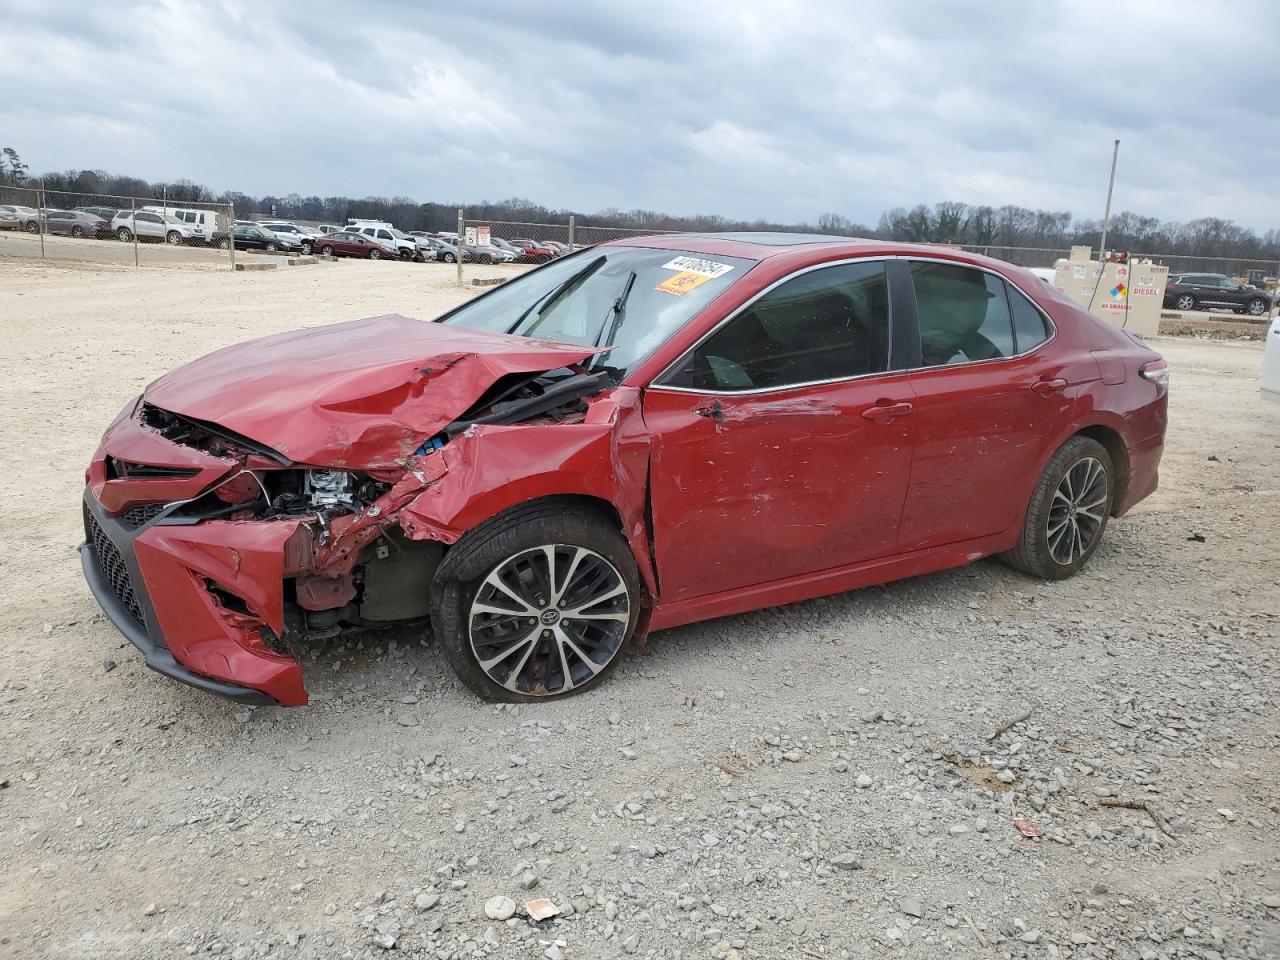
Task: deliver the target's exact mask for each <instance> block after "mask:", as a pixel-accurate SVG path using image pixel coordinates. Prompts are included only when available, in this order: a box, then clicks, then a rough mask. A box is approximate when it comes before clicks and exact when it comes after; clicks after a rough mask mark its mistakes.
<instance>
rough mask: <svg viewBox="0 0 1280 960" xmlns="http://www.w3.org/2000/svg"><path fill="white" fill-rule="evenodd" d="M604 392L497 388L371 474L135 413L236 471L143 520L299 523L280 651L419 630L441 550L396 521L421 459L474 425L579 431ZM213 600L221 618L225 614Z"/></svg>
mask: <svg viewBox="0 0 1280 960" xmlns="http://www.w3.org/2000/svg"><path fill="white" fill-rule="evenodd" d="M612 385H613V381H612V379H611V377H610V375H609V374H608V373H607V372H605V371H599V372H594V373H592V372H587V371H584V370H582V369H581V368H579V367H573V368H564V369H561V370H556V371H551V372H549V373H542V374H538V375H532V376H531V375H527V374H515V375H509V376H506V377H503V378H501V379H500V380H498V381H497V382H496V383H494V384H493V386H492V387H491V388H490V389H489V390H487V391H486V392H485V394H484V395H483V396H482V397H481V398H480V399H479V400H478V401H477V402H476V403H475V404H473V405H472V406H471V407H470V408H468V409H467V410H466V411H465V412H464V413H463V415H462V416H461V417H459V418H458V419H457V420H455V421H454V422H452V423H450V424H448V425H446V426H445V428H444V429H443V430H441V431H440V432H439V433H438V434H436V435H434V436H433V437H431V438H430V439H429V440H427V441H426V442H425V443H423V444H422V445H421V446H420V447H419V448H418V449H417V450H415V451H414V452H413V454H412V455H411V456H409V457H408V458H406V459H405V461H404V462H403V464H402V465H401V469H400V470H396V471H392V470H385V471H377V472H369V471H358V470H346V469H339V468H336V467H309V466H307V467H304V466H298V465H294V464H292V463H290V462H289V461H288V459H287V458H286V457H284V456H282V455H280V454H279V453H277V452H276V451H274V450H271V449H270V448H267V447H265V446H263V445H262V444H259V443H257V442H255V441H253V440H250V439H248V438H246V437H242V436H239V435H237V434H235V433H234V432H232V431H229V430H226V429H223V428H221V427H218V426H216V425H213V424H209V423H206V422H203V421H199V420H195V419H193V418H189V417H184V416H182V415H180V414H175V413H172V412H169V411H166V410H163V409H161V408H159V407H157V406H154V405H152V404H149V403H142V404H141V405H140V409H139V413H138V417H139V421H140V422H141V423H142V424H143V425H144V426H146V427H147V428H149V429H152V430H156V431H157V432H159V433H160V434H161V435H162V436H164V437H165V439H167V440H169V441H171V442H173V443H177V444H179V445H182V446H188V447H191V448H193V449H196V450H200V451H201V452H203V453H207V454H210V455H213V456H216V457H219V458H223V459H230V460H234V461H235V462H236V463H237V465H238V469H237V470H235V471H234V472H230V473H228V474H226V475H225V476H224V477H223V478H222V479H220V480H219V481H218V482H217V483H215V484H214V485H213V486H212V487H210V488H209V489H207V490H205V491H204V492H203V493H201V494H200V495H199V496H196V497H194V498H192V499H190V500H186V501H178V502H174V503H171V504H168V505H165V506H164V508H163V509H162V510H161V511H160V512H159V513H158V515H157V516H156V517H154V518H153V519H155V520H160V521H161V522H166V523H184V522H185V523H198V522H201V521H207V520H214V519H222V520H230V521H236V522H243V521H272V520H289V521H297V523H296V528H295V529H294V531H293V533H292V534H291V535H290V537H289V538H288V540H287V541H286V542H285V545H284V575H285V583H284V602H285V624H286V630H285V632H284V633H283V634H281V635H275V634H274V632H273V631H266V632H265V633H264V637H263V639H264V640H265V641H266V642H267V643H268V644H270V645H272V646H273V647H275V648H277V649H280V650H281V651H282V652H288V653H291V654H297V653H298V652H300V651H301V650H302V649H305V648H306V647H307V646H308V645H309V644H311V643H312V642H314V641H317V640H322V639H326V638H329V637H332V636H334V635H336V634H337V633H339V632H340V631H341V629H342V628H343V627H348V626H352V627H366V628H367V627H377V626H385V625H388V624H390V623H402V622H405V621H413V620H419V619H423V618H426V617H427V616H428V615H429V613H430V606H429V597H430V591H429V590H428V589H427V586H428V585H429V584H430V583H431V580H432V577H433V576H434V574H435V570H436V568H437V567H438V566H439V564H440V562H441V560H442V559H443V556H444V551H445V545H444V544H443V543H441V542H440V541H438V540H426V539H411V538H410V537H408V536H406V534H405V532H404V530H402V529H401V527H400V526H399V523H398V516H399V512H400V509H401V508H402V507H403V506H404V505H405V504H406V503H407V502H408V501H409V500H410V499H412V498H413V496H416V495H417V494H418V493H420V492H421V491H422V489H423V488H424V487H425V486H426V485H427V484H428V483H429V482H430V477H431V476H432V473H431V469H430V459H431V458H432V457H433V456H436V455H437V451H439V450H441V449H442V448H443V447H445V446H446V445H447V444H449V443H450V442H451V441H452V440H454V439H455V438H457V437H459V436H461V435H463V434H465V433H466V432H467V431H469V430H473V429H474V428H476V427H479V426H496V425H508V424H516V423H537V422H542V423H548V424H550V423H563V422H575V421H577V422H580V421H581V420H582V418H583V416H584V414H585V411H586V404H585V403H584V402H583V398H584V397H588V396H590V395H592V394H596V393H599V392H600V391H601V390H603V389H605V388H606V387H609V386H612ZM148 522H150V521H148ZM220 600H221V602H222V603H223V605H224V606H226V607H228V608H230V604H231V603H233V601H229V599H228V598H227V597H220ZM246 612H247V611H246Z"/></svg>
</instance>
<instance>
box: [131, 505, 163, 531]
mask: <svg viewBox="0 0 1280 960" xmlns="http://www.w3.org/2000/svg"><path fill="white" fill-rule="evenodd" d="M164 507H165V505H164V504H163V503H139V504H135V505H134V506H132V507H130V508H129V509H128V510H126V511H125V512H124V513H122V514H121V515H120V519H121V520H123V521H124V522H125V523H127V524H128V525H129V526H130V528H132V529H134V530H137V529H138V528H139V527H141V526H143V525H144V524H148V523H150V522H151V521H152V520H154V519H155V518H156V517H158V516H160V514H161V512H162V511H163V510H164Z"/></svg>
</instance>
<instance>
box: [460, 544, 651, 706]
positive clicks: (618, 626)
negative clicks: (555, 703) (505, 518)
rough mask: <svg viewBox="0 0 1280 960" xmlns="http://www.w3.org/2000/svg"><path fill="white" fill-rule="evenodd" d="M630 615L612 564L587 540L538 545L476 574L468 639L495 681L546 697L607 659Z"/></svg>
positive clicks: (586, 678) (622, 583)
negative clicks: (581, 543)
mask: <svg viewBox="0 0 1280 960" xmlns="http://www.w3.org/2000/svg"><path fill="white" fill-rule="evenodd" d="M630 622H631V598H630V597H629V596H628V593H627V586H626V582H625V581H624V580H623V579H622V575H621V574H620V573H619V572H618V570H617V568H616V567H614V565H613V564H612V563H610V562H609V561H608V560H607V559H605V557H603V556H601V555H600V554H599V553H596V552H595V551H594V550H588V549H587V548H586V547H579V546H574V545H569V544H545V545H543V546H539V547H534V548H533V549H531V550H524V551H521V552H520V553H517V554H515V555H514V556H511V557H508V558H507V559H506V560H504V561H503V562H502V563H500V564H498V565H497V566H496V567H494V569H493V570H492V571H491V572H490V573H489V574H488V576H486V577H485V578H484V580H482V581H481V583H480V586H479V588H478V589H477V590H476V594H475V598H474V599H473V600H472V601H471V610H470V616H469V618H468V634H469V637H468V639H469V640H470V643H471V651H472V653H473V654H474V656H475V658H476V663H477V664H479V666H480V669H481V670H483V671H484V672H485V673H486V674H487V675H488V676H489V678H490V679H491V680H493V681H494V683H497V684H498V685H500V686H502V687H505V688H506V689H508V690H510V691H512V692H513V693H520V694H524V695H526V696H543V697H545V696H554V695H557V694H562V693H568V692H570V691H571V690H573V689H574V688H576V687H579V686H581V685H582V684H584V683H587V682H588V681H590V680H591V679H592V678H593V677H594V676H596V674H598V673H600V671H601V670H603V669H604V668H605V667H606V666H608V665H609V663H610V661H612V660H613V658H614V657H615V656H617V654H618V651H619V650H620V649H621V647H622V643H623V641H624V640H625V639H626V636H627V628H628V625H629V624H630Z"/></svg>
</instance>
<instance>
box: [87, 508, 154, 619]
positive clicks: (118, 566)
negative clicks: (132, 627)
mask: <svg viewBox="0 0 1280 960" xmlns="http://www.w3.org/2000/svg"><path fill="white" fill-rule="evenodd" d="M84 532H85V537H86V539H88V541H89V543H90V544H92V545H93V557H94V559H95V560H97V561H98V569H99V570H101V571H102V575H103V576H104V577H106V578H107V583H108V584H110V586H111V592H112V593H114V594H115V595H116V596H117V597H119V598H120V602H121V603H123V604H124V605H125V607H126V608H127V609H128V611H129V612H130V613H131V614H133V618H134V619H135V620H137V621H138V623H142V622H143V621H142V607H141V605H140V604H139V603H138V596H137V594H135V593H134V592H133V582H132V581H131V580H130V579H129V568H128V567H126V566H125V563H124V557H122V556H120V551H119V550H117V549H116V545H115V544H114V543H112V542H111V538H110V537H108V536H107V534H106V532H105V531H104V530H103V529H102V527H101V526H100V525H99V523H98V519H97V517H95V516H94V515H93V513H92V511H90V510H89V507H88V506H85V508H84Z"/></svg>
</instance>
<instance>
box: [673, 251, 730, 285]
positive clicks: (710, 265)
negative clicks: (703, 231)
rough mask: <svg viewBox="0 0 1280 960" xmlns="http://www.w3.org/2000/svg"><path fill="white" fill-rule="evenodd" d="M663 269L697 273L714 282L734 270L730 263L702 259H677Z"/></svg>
mask: <svg viewBox="0 0 1280 960" xmlns="http://www.w3.org/2000/svg"><path fill="white" fill-rule="evenodd" d="M662 269H663V270H679V271H680V272H682V273H696V274H698V275H699V276H702V277H706V278H707V279H708V280H714V279H715V278H716V277H722V276H724V275H725V274H726V273H728V272H729V271H730V270H732V269H733V266H732V265H731V264H728V263H717V262H716V261H715V260H703V259H702V258H700V257H675V258H674V259H671V260H668V261H667V262H666V263H664V264H663V265H662Z"/></svg>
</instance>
